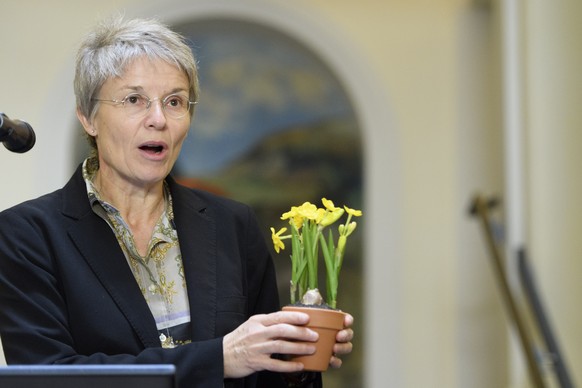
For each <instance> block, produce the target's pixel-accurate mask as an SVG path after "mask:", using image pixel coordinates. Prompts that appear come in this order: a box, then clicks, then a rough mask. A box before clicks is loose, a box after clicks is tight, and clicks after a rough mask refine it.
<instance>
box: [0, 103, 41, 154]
mask: <svg viewBox="0 0 582 388" xmlns="http://www.w3.org/2000/svg"><path fill="white" fill-rule="evenodd" d="M0 142H2V143H4V147H6V148H7V149H8V150H9V151H12V152H18V153H21V154H22V153H24V152H26V151H30V149H31V148H32V147H34V143H35V142H36V135H35V134H34V131H33V130H32V127H31V126H30V125H28V123H25V122H24V121H20V120H10V119H9V118H8V116H6V115H5V114H4V113H0Z"/></svg>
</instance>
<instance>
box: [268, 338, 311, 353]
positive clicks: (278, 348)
mask: <svg viewBox="0 0 582 388" xmlns="http://www.w3.org/2000/svg"><path fill="white" fill-rule="evenodd" d="M315 351H316V347H315V345H313V344H311V343H309V342H295V341H285V340H282V339H281V340H275V341H269V342H266V343H265V344H263V346H262V347H261V353H266V354H283V355H309V354H313V353H315Z"/></svg>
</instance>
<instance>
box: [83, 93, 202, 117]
mask: <svg viewBox="0 0 582 388" xmlns="http://www.w3.org/2000/svg"><path fill="white" fill-rule="evenodd" d="M93 100H94V101H102V102H112V103H114V104H116V105H121V106H122V107H123V109H124V111H125V112H126V113H127V115H128V116H130V117H140V116H145V114H146V113H147V112H148V110H149V109H150V106H151V105H152V102H154V101H156V100H158V101H160V102H161V104H162V109H163V110H164V114H166V115H168V117H171V118H173V119H179V118H182V117H184V116H186V115H187V114H188V111H189V110H190V105H195V104H197V103H198V101H190V100H189V99H188V97H186V96H184V95H181V94H170V95H168V96H166V97H164V98H163V99H162V100H160V98H159V97H157V98H153V99H150V98H149V97H148V96H146V95H143V94H141V93H130V94H128V95H127V96H125V97H124V98H123V99H121V100H108V99H103V98H93Z"/></svg>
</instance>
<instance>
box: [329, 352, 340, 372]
mask: <svg viewBox="0 0 582 388" xmlns="http://www.w3.org/2000/svg"><path fill="white" fill-rule="evenodd" d="M329 366H330V367H332V368H334V369H338V368H340V367H341V366H342V360H341V358H339V357H336V356H335V355H334V356H331V359H330V360H329Z"/></svg>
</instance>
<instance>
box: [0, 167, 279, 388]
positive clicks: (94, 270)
mask: <svg viewBox="0 0 582 388" xmlns="http://www.w3.org/2000/svg"><path fill="white" fill-rule="evenodd" d="M168 183H169V187H170V191H171V194H172V198H173V205H174V214H175V224H176V229H177V231H178V236H179V239H180V249H181V252H182V260H183V262H184V272H185V277H186V282H187V285H188V298H189V302H190V311H191V323H192V343H191V344H187V345H183V346H179V347H177V348H174V349H162V348H161V347H160V341H159V339H158V332H157V330H156V325H155V322H154V319H153V316H152V314H151V313H150V310H149V308H148V306H147V303H146V302H145V299H144V297H143V296H142V294H141V292H140V290H139V288H138V286H137V283H136V281H135V279H134V277H133V274H132V273H131V270H130V268H129V266H128V265H127V262H126V259H125V257H124V255H123V253H122V251H121V249H120V247H119V244H118V242H117V240H116V238H115V236H114V234H113V232H112V231H111V229H110V227H109V225H108V224H107V223H106V222H104V221H103V220H102V219H101V218H100V217H98V216H97V215H95V214H94V212H93V211H92V210H91V208H90V205H89V201H88V199H87V192H86V188H85V182H84V181H83V178H82V173H81V167H79V168H78V169H77V171H76V172H75V174H74V175H73V177H72V178H71V180H70V181H69V182H68V183H67V184H66V185H65V186H64V187H63V188H62V189H60V190H57V191H55V192H53V193H51V194H47V195H45V196H42V197H40V198H37V199H34V200H32V201H27V202H24V203H22V204H20V205H17V206H15V207H13V208H10V209H8V210H5V211H3V212H2V213H0V336H1V338H2V343H3V347H4V352H5V357H6V360H7V362H8V363H9V364H72V363H84V364H159V363H167V364H174V365H176V368H177V375H178V383H179V386H180V387H188V388H190V387H204V388H208V387H222V386H223V355H222V337H223V336H224V335H225V334H227V333H228V332H230V331H232V330H233V329H235V328H236V327H237V326H239V325H240V324H241V323H243V322H244V321H245V320H246V319H247V318H248V317H250V316H251V315H254V314H258V313H265V312H272V311H276V310H278V309H279V301H278V297H277V288H276V281H275V274H274V268H273V263H272V260H271V256H270V254H269V251H268V249H267V247H266V244H265V241H264V239H263V237H262V235H261V232H260V229H259V226H258V224H257V221H256V219H255V217H254V215H253V213H252V211H251V210H250V209H249V208H248V207H247V206H245V205H242V204H240V203H237V202H234V201H231V200H228V199H224V198H221V197H218V196H214V195H212V194H209V193H206V192H203V191H199V190H192V189H188V188H185V187H183V186H180V185H178V184H177V183H176V182H175V181H174V180H173V179H171V178H168ZM262 379H266V380H264V381H263V380H262ZM273 379H274V380H273ZM261 381H263V382H261ZM225 386H227V387H228V386H231V387H256V386H257V387H258V386H261V387H274V386H286V384H284V383H283V380H282V379H281V378H280V377H279V376H278V375H275V374H269V375H268V376H267V374H265V373H262V374H259V375H256V374H255V375H252V376H249V377H247V378H246V379H241V380H235V381H234V380H233V381H226V382H225Z"/></svg>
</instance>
